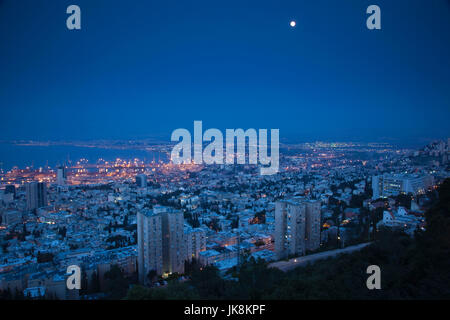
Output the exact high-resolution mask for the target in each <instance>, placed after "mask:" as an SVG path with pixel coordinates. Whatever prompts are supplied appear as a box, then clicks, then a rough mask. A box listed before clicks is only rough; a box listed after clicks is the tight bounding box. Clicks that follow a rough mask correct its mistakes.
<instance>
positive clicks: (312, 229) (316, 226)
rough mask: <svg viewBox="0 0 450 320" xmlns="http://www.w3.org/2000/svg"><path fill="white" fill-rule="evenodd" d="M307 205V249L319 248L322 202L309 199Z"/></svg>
mask: <svg viewBox="0 0 450 320" xmlns="http://www.w3.org/2000/svg"><path fill="white" fill-rule="evenodd" d="M304 203H305V206H306V211H305V213H306V219H305V220H306V227H305V244H306V250H310V251H313V250H317V249H319V248H320V219H321V216H320V209H321V203H320V201H317V200H307V201H305V202H304Z"/></svg>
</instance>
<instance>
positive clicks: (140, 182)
mask: <svg viewBox="0 0 450 320" xmlns="http://www.w3.org/2000/svg"><path fill="white" fill-rule="evenodd" d="M136 185H137V186H138V187H139V188H145V187H147V176H146V175H145V174H138V175H137V176H136Z"/></svg>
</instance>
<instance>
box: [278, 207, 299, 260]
mask: <svg viewBox="0 0 450 320" xmlns="http://www.w3.org/2000/svg"><path fill="white" fill-rule="evenodd" d="M305 212H306V206H305V205H304V204H303V203H299V202H296V201H291V200H283V201H277V202H276V203H275V253H276V255H277V258H278V259H283V258H287V257H288V256H289V255H302V254H304V253H305V226H306V223H305V216H306V213H305Z"/></svg>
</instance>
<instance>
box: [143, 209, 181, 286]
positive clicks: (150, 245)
mask: <svg viewBox="0 0 450 320" xmlns="http://www.w3.org/2000/svg"><path fill="white" fill-rule="evenodd" d="M137 228H138V269H139V281H140V282H141V283H145V282H146V281H147V280H148V279H147V275H148V273H149V272H150V271H152V270H153V271H155V272H156V274H157V275H163V274H171V273H175V272H177V273H180V274H181V273H184V261H185V258H186V255H185V243H184V231H183V229H184V217H183V213H182V212H180V211H176V210H173V209H171V208H167V207H161V206H156V207H154V208H153V210H146V211H143V212H139V213H138V215H137Z"/></svg>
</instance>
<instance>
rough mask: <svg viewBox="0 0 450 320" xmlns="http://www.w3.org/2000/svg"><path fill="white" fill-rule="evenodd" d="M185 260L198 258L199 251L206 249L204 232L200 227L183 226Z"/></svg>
mask: <svg viewBox="0 0 450 320" xmlns="http://www.w3.org/2000/svg"><path fill="white" fill-rule="evenodd" d="M184 239H185V253H186V260H188V261H192V258H196V259H198V257H199V253H200V252H201V251H205V250H206V232H205V231H204V230H203V229H201V228H192V227H185V228H184Z"/></svg>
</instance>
